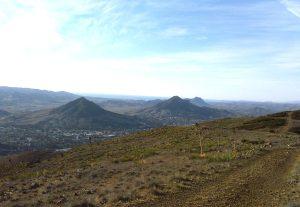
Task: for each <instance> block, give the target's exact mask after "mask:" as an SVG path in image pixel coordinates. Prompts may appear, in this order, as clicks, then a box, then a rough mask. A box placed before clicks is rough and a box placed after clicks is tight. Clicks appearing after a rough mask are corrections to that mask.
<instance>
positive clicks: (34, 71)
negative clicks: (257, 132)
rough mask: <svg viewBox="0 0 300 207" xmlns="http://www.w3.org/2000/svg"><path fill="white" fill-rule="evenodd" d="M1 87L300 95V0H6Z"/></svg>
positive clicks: (260, 97)
mask: <svg viewBox="0 0 300 207" xmlns="http://www.w3.org/2000/svg"><path fill="white" fill-rule="evenodd" d="M0 85H2V86H15V87H30V88H39V89H48V90H55V91H61V90H64V91H69V92H76V93H93V94H96V93H99V94H124V95H143V96H164V97H169V96H173V95H179V96H182V97H194V96H200V97H203V98H207V99H220V100H253V101H280V102H287V101H299V100H300V0H242V1H241V0H185V1H182V0H0Z"/></svg>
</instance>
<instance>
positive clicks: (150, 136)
mask: <svg viewBox="0 0 300 207" xmlns="http://www.w3.org/2000/svg"><path fill="white" fill-rule="evenodd" d="M251 121H253V120H249V119H224V120H218V121H213V122H208V123H204V124H197V125H196V126H190V127H164V128H160V129H155V130H150V131H144V132H139V133H136V134H132V135H129V136H126V137H122V138H118V139H113V140H109V141H103V142H99V143H94V144H91V145H84V146H80V147H77V148H74V149H72V150H70V151H68V152H65V153H63V154H52V155H51V157H49V154H46V155H43V154H42V155H41V154H39V156H37V157H40V159H38V160H32V156H26V155H22V156H21V157H22V160H21V161H20V159H18V157H15V158H14V159H12V161H10V162H8V158H4V159H3V160H2V162H0V169H1V170H0V171H1V173H0V175H1V177H0V204H1V205H2V206H14V205H17V204H18V205H22V206H49V205H52V206H56V205H61V206H80V204H83V203H89V204H91V205H92V204H93V205H95V206H129V205H133V204H136V205H137V206H139V205H140V204H141V203H143V202H145V201H149V200H155V199H158V198H161V197H164V196H166V195H169V194H172V193H176V192H180V191H182V190H188V189H190V188H193V187H194V186H199V185H203V184H204V183H207V182H209V181H211V180H214V179H215V178H217V177H219V176H220V175H221V174H223V173H224V172H227V171H230V170H231V169H234V168H236V167H239V166H241V165H243V163H245V162H246V161H247V160H249V159H252V158H254V157H257V156H260V155H261V154H265V153H267V152H268V151H269V150H272V149H275V148H286V147H289V146H296V145H297V144H299V135H297V134H293V133H285V132H284V131H282V133H273V132H269V131H266V130H261V131H260V130H258V131H257V130H244V129H241V128H240V126H244V125H247V123H249V122H251ZM271 125H273V124H271ZM200 143H202V144H200ZM201 148H202V150H201ZM27 157H28V160H27ZM3 166H6V167H5V168H4V167H3ZM7 166H9V167H7ZM82 206H84V205H82Z"/></svg>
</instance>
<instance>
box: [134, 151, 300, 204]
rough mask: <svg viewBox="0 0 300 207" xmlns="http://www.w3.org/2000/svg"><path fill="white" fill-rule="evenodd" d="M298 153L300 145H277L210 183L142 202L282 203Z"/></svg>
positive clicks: (287, 190)
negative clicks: (289, 147)
mask: <svg viewBox="0 0 300 207" xmlns="http://www.w3.org/2000/svg"><path fill="white" fill-rule="evenodd" d="M299 154H300V151H299V149H276V150H273V151H271V152H269V153H267V154H265V155H263V156H262V157H260V158H257V159H256V160H254V161H251V162H250V163H248V164H247V165H246V166H244V167H242V168H240V169H238V170H235V171H233V172H231V173H229V174H228V175H226V176H224V177H223V178H220V179H219V180H217V181H215V182H214V183H211V184H208V185H207V186H203V187H201V188H200V187H199V188H197V189H193V190H191V191H185V192H182V193H180V194H174V195H170V196H168V197H167V198H163V199H161V200H157V201H154V202H152V203H147V204H144V205H140V206H144V207H148V206H149V207H150V206H151V207H153V206H168V207H172V206H176V207H178V206H180V207H181V206H186V207H191V206H199V207H200V206H201V207H204V206H209V207H213V206H216V207H222V206H224V207H225V206H226V207H227V206H239V207H240V206H247V207H251V206H253V207H258V206H268V207H270V206H274V207H275V206H276V207H278V206H283V205H282V201H284V200H287V198H286V197H287V196H288V194H289V192H290V190H291V189H292V187H291V185H290V184H289V183H288V182H287V176H288V174H289V172H290V171H291V169H292V167H293V164H294V162H295V160H296V157H297V155H299Z"/></svg>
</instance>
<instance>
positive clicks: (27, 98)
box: [0, 87, 300, 117]
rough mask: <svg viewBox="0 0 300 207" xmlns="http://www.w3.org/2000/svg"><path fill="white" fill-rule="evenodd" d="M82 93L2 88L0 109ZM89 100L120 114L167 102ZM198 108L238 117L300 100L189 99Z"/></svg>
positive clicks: (28, 107) (22, 108)
mask: <svg viewBox="0 0 300 207" xmlns="http://www.w3.org/2000/svg"><path fill="white" fill-rule="evenodd" d="M78 98H80V96H78V95H76V94H72V93H68V92H54V91H47V90H38V89H30V88H15V87H0V109H1V110H4V111H8V112H10V113H12V114H16V113H18V114H19V113H24V112H26V113H27V112H29V111H38V110H44V109H53V108H56V107H59V106H61V105H64V104H66V103H68V102H71V101H73V100H75V99H78ZM86 98H87V99H88V100H90V101H93V102H94V103H96V104H98V105H100V106H101V107H102V108H103V109H105V110H107V111H111V112H115V113H119V114H125V115H134V114H137V113H138V112H140V111H142V110H146V109H147V108H150V107H153V106H154V105H156V104H158V103H160V102H163V101H166V100H164V99H161V100H160V99H157V100H149V99H145V100H136V99H134V100H133V99H129V98H130V97H127V98H128V99H123V98H122V99H121V98H120V97H116V98H108V97H105V98H103V97H86ZM187 100H188V101H190V103H192V104H194V105H196V106H199V107H210V108H216V109H221V110H226V111H229V112H231V113H234V114H237V115H239V116H253V117H256V116H262V115H266V114H273V113H277V112H281V111H292V110H298V109H300V104H299V103H272V102H251V101H214V100H203V99H202V98H200V97H195V98H193V99H187Z"/></svg>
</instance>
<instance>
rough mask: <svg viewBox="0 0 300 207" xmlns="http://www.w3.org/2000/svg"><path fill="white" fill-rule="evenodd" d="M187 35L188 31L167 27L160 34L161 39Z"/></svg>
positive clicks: (182, 28)
mask: <svg viewBox="0 0 300 207" xmlns="http://www.w3.org/2000/svg"><path fill="white" fill-rule="evenodd" d="M188 34H189V31H188V29H187V28H184V27H169V28H167V29H166V30H164V31H163V32H161V35H162V36H163V37H182V36H186V35H188Z"/></svg>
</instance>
